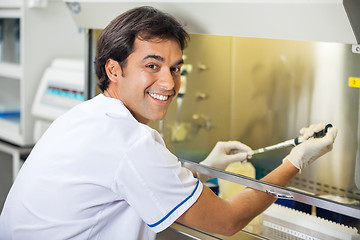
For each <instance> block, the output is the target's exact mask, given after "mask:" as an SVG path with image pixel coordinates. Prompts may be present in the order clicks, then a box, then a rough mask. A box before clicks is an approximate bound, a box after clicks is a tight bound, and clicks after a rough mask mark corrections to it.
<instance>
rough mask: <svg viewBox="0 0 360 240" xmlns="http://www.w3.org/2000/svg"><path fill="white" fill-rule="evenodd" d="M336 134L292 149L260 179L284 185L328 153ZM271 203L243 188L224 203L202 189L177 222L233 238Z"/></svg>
mask: <svg viewBox="0 0 360 240" xmlns="http://www.w3.org/2000/svg"><path fill="white" fill-rule="evenodd" d="M321 127H322V125H312V126H310V127H309V128H307V129H305V130H304V129H302V130H301V131H302V134H303V135H304V137H306V138H309V137H311V136H312V134H311V133H312V132H317V131H319V129H321ZM336 134H337V130H336V129H331V130H330V131H329V132H328V134H327V135H326V136H325V137H323V138H322V139H311V140H309V141H306V142H304V143H302V144H300V145H298V146H297V147H295V148H293V149H292V151H291V152H290V154H289V155H288V156H287V157H285V158H284V161H283V163H282V164H281V165H280V166H279V167H277V168H276V169H274V170H273V171H272V172H271V173H269V174H268V175H267V176H265V177H264V178H263V179H261V180H262V181H265V182H268V183H272V184H276V185H279V186H286V185H287V184H288V183H289V181H290V180H291V179H292V178H293V177H294V176H295V175H296V174H297V173H298V172H299V171H301V170H302V169H303V168H304V167H305V166H307V165H308V164H310V163H311V162H312V161H314V159H316V158H318V157H320V156H322V155H323V154H325V153H326V152H328V151H330V150H331V148H332V144H333V142H334V140H335V137H336ZM205 161H206V160H205ZM275 200H276V199H275V198H273V197H272V196H270V195H268V194H266V193H264V192H262V191H258V190H254V189H251V188H246V189H245V190H243V191H241V192H239V193H238V194H236V195H234V196H233V197H231V198H229V199H227V200H224V199H221V198H219V197H218V196H216V195H215V194H214V193H213V192H212V191H211V190H210V189H209V188H207V187H206V186H204V188H203V192H202V194H201V195H200V197H199V199H198V200H197V202H195V204H194V205H193V206H192V207H190V208H189V209H188V211H186V212H185V213H184V214H183V215H182V216H181V217H180V218H179V219H178V222H180V223H183V224H185V225H188V226H192V227H196V228H199V229H203V230H205V231H209V232H214V233H219V234H222V235H233V234H235V233H236V232H238V231H239V230H241V229H242V228H243V227H245V226H246V225H247V224H248V223H249V222H250V221H251V220H252V219H253V218H254V217H256V216H257V215H258V214H260V213H262V212H263V211H264V210H266V208H268V207H269V206H270V205H271V204H272V203H273V202H274V201H275Z"/></svg>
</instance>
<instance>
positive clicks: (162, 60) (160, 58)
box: [143, 54, 184, 66]
mask: <svg viewBox="0 0 360 240" xmlns="http://www.w3.org/2000/svg"><path fill="white" fill-rule="evenodd" d="M149 58H153V59H155V60H157V61H160V62H165V58H163V57H162V56H159V55H155V54H150V55H147V56H146V57H144V58H143V61H145V60H147V59H149ZM183 63H184V59H180V60H179V61H177V62H176V63H175V64H174V66H177V65H180V64H183Z"/></svg>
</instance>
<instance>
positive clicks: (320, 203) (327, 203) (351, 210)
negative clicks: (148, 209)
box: [179, 159, 360, 219]
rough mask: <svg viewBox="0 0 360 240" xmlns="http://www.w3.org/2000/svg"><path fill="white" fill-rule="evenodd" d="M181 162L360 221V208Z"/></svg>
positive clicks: (192, 163)
mask: <svg viewBox="0 0 360 240" xmlns="http://www.w3.org/2000/svg"><path fill="white" fill-rule="evenodd" d="M179 160H180V161H181V162H182V164H183V166H184V167H186V168H188V169H190V170H193V171H196V172H199V173H202V174H206V175H208V176H211V177H214V178H221V179H224V180H227V181H230V182H235V183H238V184H241V185H245V186H247V187H250V188H254V189H257V190H260V191H263V192H266V193H269V194H272V195H274V194H273V193H275V194H276V193H278V195H281V196H284V197H285V198H291V199H293V200H295V201H298V202H302V203H306V204H310V205H312V206H316V207H321V208H323V209H328V210H331V211H334V212H338V213H341V214H344V215H347V216H350V217H354V218H357V219H360V208H358V207H354V206H349V205H345V204H340V203H337V202H334V201H331V200H326V199H322V198H319V197H315V196H311V195H309V194H306V193H301V192H298V191H295V190H291V189H289V188H283V187H279V186H276V185H273V184H270V183H266V182H262V181H259V180H255V179H252V178H249V177H245V176H241V175H238V174H234V173H230V172H226V171H222V170H219V169H215V168H210V167H207V166H204V165H200V164H198V163H194V162H191V161H187V160H184V159H179Z"/></svg>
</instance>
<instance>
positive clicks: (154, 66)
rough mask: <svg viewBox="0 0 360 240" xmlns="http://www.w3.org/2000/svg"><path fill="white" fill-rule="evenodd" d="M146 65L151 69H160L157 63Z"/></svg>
mask: <svg viewBox="0 0 360 240" xmlns="http://www.w3.org/2000/svg"><path fill="white" fill-rule="evenodd" d="M146 67H147V68H150V69H152V70H159V69H160V67H159V65H156V64H148V65H146Z"/></svg>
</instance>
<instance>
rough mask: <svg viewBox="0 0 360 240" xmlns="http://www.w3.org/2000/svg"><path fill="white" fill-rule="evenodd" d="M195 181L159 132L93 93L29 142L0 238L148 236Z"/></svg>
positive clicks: (183, 203)
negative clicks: (29, 148)
mask: <svg viewBox="0 0 360 240" xmlns="http://www.w3.org/2000/svg"><path fill="white" fill-rule="evenodd" d="M202 188H203V185H202V183H201V182H199V181H198V180H197V179H196V178H194V177H193V176H192V174H191V172H190V171H189V170H187V169H185V168H183V167H181V165H180V163H179V161H178V160H177V158H176V157H175V156H174V155H173V154H171V153H170V152H169V151H168V150H167V149H166V147H165V144H164V142H163V140H162V138H161V136H160V135H159V134H158V132H156V131H155V130H153V129H151V128H150V127H148V126H147V125H144V124H141V123H139V122H137V121H136V120H135V118H133V116H132V115H131V113H130V112H129V111H128V110H127V109H126V107H125V106H124V105H123V104H122V102H121V101H119V100H117V99H113V98H108V97H105V96H104V95H102V94H100V95H98V96H96V97H95V98H93V99H91V100H89V101H86V102H84V103H82V104H80V105H78V106H76V107H74V108H73V109H71V110H70V111H69V112H67V113H66V114H64V115H63V116H61V117H60V118H58V119H57V120H56V121H54V123H53V124H52V125H51V126H50V128H49V129H48V131H47V132H46V133H45V134H44V135H43V137H42V138H41V139H40V140H39V142H38V143H37V144H36V146H35V147H34V149H33V151H32V152H31V154H30V156H29V157H28V159H27V160H26V162H25V164H24V165H23V167H22V169H21V171H20V173H19V175H18V177H17V179H16V181H15V183H14V185H13V187H12V189H11V191H10V193H9V195H8V198H7V200H6V203H5V205H4V209H3V212H2V214H1V217H0V239H27V240H31V239H34V240H35V239H36V240H38V239H81V240H83V239H106V240H108V239H154V238H155V236H156V232H160V231H162V230H164V229H165V228H167V227H168V226H170V225H171V224H172V223H173V222H174V221H175V220H176V219H177V218H178V217H179V216H181V215H182V214H183V213H184V212H185V211H186V210H187V209H188V208H189V207H190V206H191V205H192V204H193V203H194V202H195V201H196V200H197V198H198V197H199V196H200V194H201V191H202Z"/></svg>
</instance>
